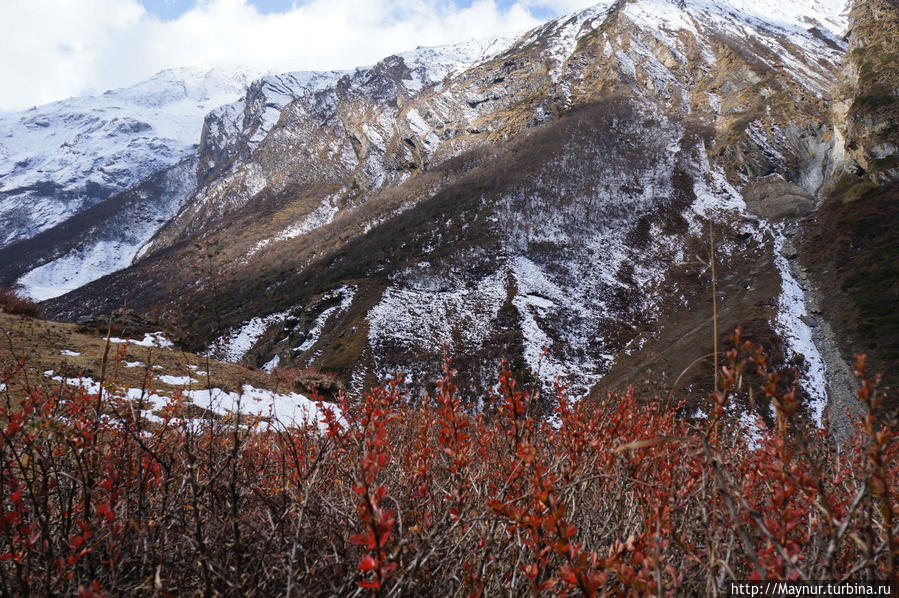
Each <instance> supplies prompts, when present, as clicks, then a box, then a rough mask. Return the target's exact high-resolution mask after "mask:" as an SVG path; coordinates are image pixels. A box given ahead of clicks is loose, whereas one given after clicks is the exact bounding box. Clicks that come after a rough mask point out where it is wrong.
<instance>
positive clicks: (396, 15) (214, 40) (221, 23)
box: [0, 0, 589, 111]
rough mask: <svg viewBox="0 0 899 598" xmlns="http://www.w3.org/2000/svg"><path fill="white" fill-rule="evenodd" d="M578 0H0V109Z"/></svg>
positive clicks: (352, 55) (390, 49)
mask: <svg viewBox="0 0 899 598" xmlns="http://www.w3.org/2000/svg"><path fill="white" fill-rule="evenodd" d="M584 5H589V0H588V1H587V2H584V1H583V0H516V2H515V3H514V4H511V5H507V6H503V7H501V6H499V5H498V4H497V3H496V2H495V1H494V0H475V1H474V2H472V3H471V4H470V5H469V6H467V7H460V6H457V5H456V4H454V3H453V2H451V1H450V0H309V1H308V2H305V3H303V4H299V3H297V4H296V5H295V6H294V8H293V9H292V10H290V11H288V12H284V13H276V14H261V13H259V12H258V11H257V10H256V8H255V7H253V6H252V5H251V4H248V3H247V0H199V1H198V3H197V5H196V6H195V7H194V8H192V9H191V10H189V11H187V12H186V13H184V14H182V15H181V16H180V17H179V18H178V19H176V20H173V21H160V20H158V19H157V18H156V17H154V16H153V15H151V14H149V13H147V12H146V11H145V10H144V9H143V7H142V6H141V5H140V4H139V3H138V2H137V1H136V0H77V1H75V0H27V1H21V2H20V1H16V0H13V1H3V2H0V81H2V84H0V111H9V110H20V109H25V108H29V107H31V106H32V105H39V104H43V103H47V102H51V101H54V100H59V99H63V98H65V97H69V96H73V95H80V94H83V93H95V92H100V91H103V90H106V89H110V88H115V87H122V86H126V85H130V84H133V83H136V82H137V81H140V80H142V79H146V78H147V77H150V76H151V75H153V74H155V73H156V72H158V71H160V70H163V69H165V68H171V67H176V66H190V65H231V66H233V65H245V66H247V67H249V68H251V69H253V70H258V71H290V70H322V69H332V68H352V67H354V66H360V65H368V64H373V63H374V62H377V61H378V60H380V59H381V58H383V57H385V56H388V55H390V54H392V53H394V52H399V51H403V50H408V49H412V48H414V47H416V46H419V45H438V44H445V43H452V42H457V41H462V40H466V39H472V38H482V37H490V36H495V35H508V34H510V33H514V32H517V31H522V30H525V29H527V28H530V27H533V26H535V25H537V24H538V23H539V21H538V19H537V18H536V17H535V16H534V14H535V12H534V11H537V10H544V11H545V10H551V11H552V12H556V13H559V12H562V11H568V10H573V9H576V8H581V7H583V6H584Z"/></svg>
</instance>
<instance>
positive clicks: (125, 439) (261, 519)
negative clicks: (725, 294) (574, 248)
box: [0, 330, 899, 596]
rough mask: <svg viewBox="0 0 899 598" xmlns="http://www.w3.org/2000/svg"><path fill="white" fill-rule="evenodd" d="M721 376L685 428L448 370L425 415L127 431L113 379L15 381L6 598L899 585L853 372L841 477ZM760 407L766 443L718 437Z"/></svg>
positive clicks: (890, 480)
mask: <svg viewBox="0 0 899 598" xmlns="http://www.w3.org/2000/svg"><path fill="white" fill-rule="evenodd" d="M122 359H123V358H122V357H121V354H120V355H119V356H117V357H116V358H114V362H116V363H120V362H121V361H122ZM111 363H112V362H111ZM724 363H725V365H723V366H722V367H721V369H720V371H719V372H718V376H717V381H716V385H717V388H718V390H716V391H715V392H714V393H712V394H711V395H710V396H706V397H701V398H700V399H699V401H700V404H701V405H702V409H703V410H702V411H699V412H696V413H687V412H685V410H684V409H682V408H680V407H679V406H678V405H680V406H683V402H682V399H676V400H675V401H674V402H673V403H671V404H668V405H667V406H666V405H665V403H664V402H662V401H659V400H658V399H657V398H652V397H646V396H636V395H635V394H634V393H633V391H628V392H624V393H616V394H608V395H606V396H602V397H594V398H590V399H584V400H581V401H579V402H571V401H569V399H568V398H567V396H566V393H565V390H564V389H562V388H559V389H558V393H557V396H555V397H551V398H549V399H547V398H546V397H540V396H539V394H538V393H533V392H529V391H528V390H527V389H526V388H522V387H520V386H519V385H518V384H517V383H516V382H515V381H514V377H513V375H512V373H511V372H509V371H502V372H501V373H499V377H498V382H497V384H496V386H495V387H494V392H493V393H492V394H491V395H490V396H489V397H487V398H486V399H485V400H484V401H481V402H478V404H472V402H471V401H469V400H468V399H469V397H465V396H460V394H459V393H458V392H457V389H456V388H457V387H456V385H455V383H454V381H453V379H454V375H455V372H454V371H453V370H452V369H451V365H450V364H449V363H447V365H446V366H445V368H444V374H443V378H442V381H441V382H440V384H439V385H438V389H437V392H435V393H433V394H432V395H425V396H410V395H408V394H406V393H405V392H404V391H403V388H404V386H403V384H402V377H397V378H394V379H393V380H391V381H389V382H385V383H384V384H383V385H381V386H378V387H376V388H374V389H372V390H371V391H369V392H367V393H366V394H365V395H364V396H363V397H361V398H359V399H358V400H349V399H347V397H346V396H345V395H344V394H342V393H340V394H339V395H338V396H337V398H336V401H335V402H334V403H324V402H319V404H318V410H317V411H316V412H315V413H314V415H312V416H311V417H309V418H307V419H306V421H305V423H304V422H302V421H295V422H293V423H292V424H287V423H281V422H279V421H278V420H277V419H273V418H271V417H264V416H251V415H249V414H248V413H247V412H244V411H243V410H242V409H241V408H240V403H238V404H237V407H236V408H235V409H234V410H230V411H223V412H219V413H213V412H212V411H202V412H197V411H193V412H191V410H190V404H189V403H188V402H187V401H185V400H184V399H183V397H182V396H181V395H179V394H178V393H175V394H173V395H172V396H171V397H170V398H169V400H168V401H167V402H166V403H165V404H164V405H163V406H162V407H161V408H160V409H158V410H157V411H156V412H155V418H154V419H151V418H147V417H143V416H141V413H143V412H142V411H141V409H140V408H135V404H136V403H137V402H138V401H142V400H144V394H143V393H141V394H140V396H139V397H137V398H134V399H129V398H122V395H121V394H119V393H118V392H117V391H116V389H117V388H118V387H117V385H116V384H115V381H113V380H111V381H109V382H104V384H102V385H101V386H100V387H99V388H96V389H93V391H92V390H90V389H85V388H84V387H83V386H81V385H78V384H67V383H61V384H47V383H43V382H41V381H40V380H39V379H37V380H36V379H35V378H34V377H32V376H30V375H29V373H28V372H29V370H28V365H27V362H25V361H24V360H22V359H19V360H16V359H10V358H6V359H5V361H4V363H3V369H2V374H0V384H2V386H0V388H2V389H3V390H2V391H0V392H2V397H3V406H2V407H0V422H2V423H0V476H2V487H0V503H2V506H0V511H2V513H3V516H2V517H0V571H2V575H0V580H2V587H0V592H2V594H3V595H5V596H11V595H37V594H40V595H47V596H49V595H74V594H75V593H77V594H78V595H79V596H103V595H125V594H138V595H150V594H153V595H183V594H193V593H198V594H203V595H206V596H213V595H226V596H267V595H288V596H289V595H294V596H300V595H304V596H327V595H353V594H359V593H360V592H361V593H362V594H363V595H375V596H381V595H416V596H426V595H435V596H436V595H439V596H449V595H453V596H462V595H467V596H496V595H525V594H531V595H584V596H596V595H600V594H603V595H648V594H653V595H699V594H710V595H717V594H722V593H725V592H726V590H727V582H728V581H729V580H732V579H747V578H748V579H822V578H827V579H844V578H851V579H892V580H897V581H899V579H897V565H899V460H897V453H899V436H897V426H896V423H895V422H889V423H886V424H884V423H880V422H879V421H878V418H877V417H876V415H874V414H877V413H878V409H879V406H880V404H881V402H882V397H881V394H880V391H879V390H878V388H877V378H876V377H874V376H870V375H869V374H868V372H867V371H866V368H865V362H864V358H863V357H862V358H860V359H859V360H858V362H857V364H856V374H857V376H858V379H859V382H860V388H859V390H858V398H859V400H860V401H862V402H863V403H864V404H865V407H866V409H867V410H868V411H869V412H870V413H871V414H872V415H869V416H866V417H864V418H863V419H862V420H861V421H858V422H857V434H856V436H855V437H854V438H853V439H852V440H851V442H850V443H848V444H847V445H846V446H844V447H843V449H842V451H841V452H840V453H836V452H835V450H834V449H832V448H831V447H830V446H829V445H828V443H827V441H826V437H827V433H826V431H821V432H820V433H819V434H818V435H817V436H816V437H814V438H812V439H810V440H807V439H805V438H804V437H803V436H801V435H797V434H796V433H795V430H793V428H792V424H791V415H792V414H793V412H794V411H795V410H796V408H797V400H796V394H795V393H796V390H795V386H790V385H789V384H787V385H786V386H785V385H784V384H783V381H778V379H777V375H776V374H773V373H770V372H769V371H768V365H767V357H766V355H765V354H764V352H763V351H762V350H761V349H760V348H758V347H756V346H753V345H752V344H751V343H748V342H745V341H742V340H741V337H740V331H739V330H738V331H737V333H736V335H735V337H734V338H733V341H732V343H731V346H730V348H729V350H728V352H727V354H726V359H725V360H724ZM110 365H111V364H110ZM110 371H111V370H110ZM260 375H262V374H260ZM752 381H755V382H757V383H758V384H757V385H753V384H751V382H752ZM753 386H755V387H756V390H755V391H754V392H753V391H751V390H750V388H752V387H753ZM778 389H782V390H778ZM20 391H21V392H20ZM761 396H764V397H765V398H766V399H767V400H770V401H771V404H772V405H773V407H774V409H775V411H776V425H775V426H773V427H772V428H770V429H769V428H765V427H764V426H763V425H761V424H759V425H758V427H756V426H755V425H752V426H748V427H747V426H746V425H745V423H744V424H743V425H740V424H739V423H738V422H737V421H734V420H733V419H732V418H730V417H729V414H730V413H732V407H731V406H732V404H733V403H734V402H735V401H742V400H746V399H747V398H748V399H749V400H753V397H761ZM547 403H549V404H551V405H552V408H553V413H552V414H551V415H550V417H548V418H546V417H543V416H541V412H542V411H543V406H544V405H545V404H547ZM800 437H801V438H803V440H802V441H799V440H797V439H798V438H800Z"/></svg>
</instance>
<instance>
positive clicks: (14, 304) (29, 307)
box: [0, 287, 40, 318]
mask: <svg viewBox="0 0 899 598" xmlns="http://www.w3.org/2000/svg"><path fill="white" fill-rule="evenodd" d="M0 311H2V312H5V313H8V314H17V315H23V316H28V317H30V318H36V317H37V316H38V315H39V314H40V310H39V309H38V307H37V304H36V303H35V302H34V301H32V300H31V299H29V298H27V297H24V296H23V295H22V294H21V293H20V292H19V291H17V290H16V289H8V288H6V287H0Z"/></svg>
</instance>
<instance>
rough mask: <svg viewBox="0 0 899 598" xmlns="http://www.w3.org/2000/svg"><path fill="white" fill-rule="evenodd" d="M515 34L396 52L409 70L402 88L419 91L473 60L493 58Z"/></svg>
mask: <svg viewBox="0 0 899 598" xmlns="http://www.w3.org/2000/svg"><path fill="white" fill-rule="evenodd" d="M516 38H517V36H511V37H491V38H487V39H479V40H471V41H467V42H463V43H460V44H452V45H447V46H433V47H423V46H419V47H418V48H416V49H414V50H410V51H408V52H402V53H400V54H396V57H398V58H401V59H402V60H403V63H405V65H406V67H408V69H409V70H410V71H412V79H411V81H409V82H407V83H405V87H406V89H408V90H410V91H419V90H421V89H422V88H424V87H427V86H429V85H433V84H434V83H437V82H440V81H442V80H443V79H444V78H445V77H447V76H453V75H457V74H459V73H461V72H463V71H465V70H466V69H468V68H470V67H471V66H473V65H475V64H478V63H480V62H484V61H486V60H489V59H491V58H493V57H494V56H496V55H497V54H499V53H501V52H503V51H504V50H506V49H507V48H508V47H509V46H510V45H511V44H512V43H513V42H514V41H515V39H516Z"/></svg>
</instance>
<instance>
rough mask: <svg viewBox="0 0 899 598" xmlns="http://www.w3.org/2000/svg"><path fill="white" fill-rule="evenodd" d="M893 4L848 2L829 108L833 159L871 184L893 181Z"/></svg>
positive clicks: (898, 175) (897, 26)
mask: <svg viewBox="0 0 899 598" xmlns="http://www.w3.org/2000/svg"><path fill="white" fill-rule="evenodd" d="M897 35H899V6H897V5H896V3H895V2H894V1H893V0H871V1H869V2H868V1H866V2H860V1H858V0H856V1H854V2H853V3H852V10H851V11H850V13H849V48H848V52H847V54H846V61H845V63H844V66H843V71H842V74H841V77H840V85H839V86H838V88H837V93H836V100H837V101H836V102H835V104H834V130H835V133H836V149H835V155H836V161H835V164H834V166H835V167H836V168H837V169H838V170H840V171H843V172H850V173H852V174H857V175H864V174H868V175H869V177H870V178H871V179H872V180H873V181H874V182H876V183H883V182H887V181H891V180H892V181H895V180H899V68H897V67H896V65H897V64H899V46H897V44H896V36H897Z"/></svg>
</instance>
